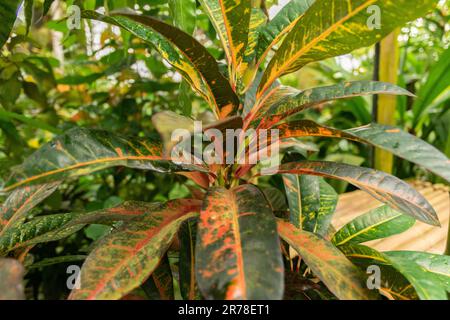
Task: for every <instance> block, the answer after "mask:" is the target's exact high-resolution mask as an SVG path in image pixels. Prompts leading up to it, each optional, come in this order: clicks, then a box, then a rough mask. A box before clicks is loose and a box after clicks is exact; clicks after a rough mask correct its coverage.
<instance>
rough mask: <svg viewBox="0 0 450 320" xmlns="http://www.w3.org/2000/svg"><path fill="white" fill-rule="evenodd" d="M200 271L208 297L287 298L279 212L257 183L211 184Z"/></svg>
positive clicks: (203, 222)
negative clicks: (285, 295) (224, 185)
mask: <svg viewBox="0 0 450 320" xmlns="http://www.w3.org/2000/svg"><path fill="white" fill-rule="evenodd" d="M195 256H196V274H197V281H198V285H199V288H200V291H201V292H202V294H203V296H204V297H205V298H207V299H228V300H236V299H238V300H239V299H281V298H282V296H283V288H284V283H283V270H284V266H283V261H282V256H281V251H280V242H279V239H278V235H277V231H276V223H275V217H274V215H273V213H272V210H271V209H270V206H269V204H268V203H267V201H266V199H265V197H264V195H263V194H262V192H261V191H260V190H259V189H258V188H257V187H255V186H253V185H242V186H239V187H236V188H234V189H231V190H227V189H225V188H220V187H215V188H211V189H210V190H209V191H208V193H207V196H206V198H205V200H204V204H203V208H202V211H201V214H200V221H199V224H198V235H197V245H196V252H195Z"/></svg>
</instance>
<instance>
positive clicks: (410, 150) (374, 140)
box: [273, 120, 450, 182]
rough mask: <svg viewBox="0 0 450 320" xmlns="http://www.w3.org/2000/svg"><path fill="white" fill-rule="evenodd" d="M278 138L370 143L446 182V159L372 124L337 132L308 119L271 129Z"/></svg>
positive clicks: (399, 132) (392, 130) (449, 167)
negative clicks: (327, 139)
mask: <svg viewBox="0 0 450 320" xmlns="http://www.w3.org/2000/svg"><path fill="white" fill-rule="evenodd" d="M273 128H274V129H278V130H279V136H280V139H287V138H293V137H294V138H301V137H330V138H343V139H347V140H352V141H357V142H362V143H366V144H370V145H372V146H375V147H377V148H380V149H384V150H387V151H389V152H391V153H393V154H394V155H396V156H398V157H400V158H403V159H406V160H408V161H410V162H413V163H415V164H418V165H420V166H423V167H425V168H427V169H428V170H430V171H431V172H433V173H435V174H436V175H438V176H441V177H443V178H445V179H446V180H447V181H449V182H450V160H449V159H448V158H447V157H446V156H445V155H444V154H443V153H442V152H440V151H439V150H438V149H436V148H435V147H433V146H432V145H430V144H428V143H427V142H425V141H423V140H421V139H419V138H417V137H415V136H413V135H411V134H409V133H407V132H404V131H402V130H400V129H399V128H396V127H392V126H385V125H380V124H376V123H372V124H369V125H366V126H363V127H359V128H354V129H349V130H344V131H342V130H337V129H333V128H329V127H326V126H322V125H320V124H317V123H315V122H314V121H310V120H299V121H293V122H287V123H283V124H281V125H278V126H275V127H273Z"/></svg>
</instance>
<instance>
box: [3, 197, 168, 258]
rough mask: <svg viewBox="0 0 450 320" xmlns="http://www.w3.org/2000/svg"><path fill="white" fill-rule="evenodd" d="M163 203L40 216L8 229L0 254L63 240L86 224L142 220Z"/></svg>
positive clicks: (143, 203)
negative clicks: (146, 214)
mask: <svg viewBox="0 0 450 320" xmlns="http://www.w3.org/2000/svg"><path fill="white" fill-rule="evenodd" d="M160 206H161V205H160V204H159V203H145V202H135V201H130V202H124V203H123V204H121V205H119V206H116V207H113V208H109V209H102V210H98V211H93V212H87V213H66V214H54V215H48V216H39V217H36V218H34V219H32V220H30V221H29V222H27V223H25V224H22V225H18V226H16V227H14V228H11V229H8V230H7V231H6V232H5V233H4V234H3V235H2V236H1V237H0V255H3V254H5V253H7V252H9V251H12V250H15V249H18V248H21V247H26V246H30V245H34V244H38V243H43V242H50V241H56V240H60V239H64V238H66V237H68V236H70V235H71V234H73V233H75V232H78V231H79V230H81V229H82V228H83V227H84V226H85V225H87V224H92V223H96V224H105V225H110V224H111V223H113V222H115V221H130V220H135V219H139V218H140V217H141V216H143V215H144V214H145V213H146V212H151V211H154V210H156V209H158V208H159V207H160Z"/></svg>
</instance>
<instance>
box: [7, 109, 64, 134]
mask: <svg viewBox="0 0 450 320" xmlns="http://www.w3.org/2000/svg"><path fill="white" fill-rule="evenodd" d="M0 119H1V120H6V121H8V120H17V121H20V122H22V123H24V124H26V125H28V126H30V127H34V128H38V129H42V130H45V131H48V132H51V133H55V134H61V133H62V130H60V129H58V128H55V127H53V126H51V125H49V124H48V123H45V122H43V121H40V120H37V119H32V118H29V117H27V116H24V115H22V114H19V113H15V112H10V111H6V110H0Z"/></svg>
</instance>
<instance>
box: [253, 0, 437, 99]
mask: <svg viewBox="0 0 450 320" xmlns="http://www.w3.org/2000/svg"><path fill="white" fill-rule="evenodd" d="M373 5H376V6H378V8H379V9H380V12H381V15H382V23H381V26H380V28H372V27H371V25H370V23H369V21H370V18H371V16H372V15H373V12H371V11H369V10H368V8H369V7H370V6H373ZM434 5H436V1H434V0H423V1H410V0H396V1H386V0H353V1H350V0H345V1H343V0H316V1H315V2H314V4H313V5H312V6H311V7H310V8H309V9H308V11H306V13H305V14H304V15H303V16H302V17H301V18H300V19H299V20H298V22H297V24H296V25H295V26H294V28H293V29H292V31H291V32H290V33H289V34H288V35H287V36H286V39H285V40H284V41H283V44H282V45H281V46H280V48H279V49H278V50H277V53H276V54H275V56H274V57H273V59H272V60H271V61H270V63H269V65H268V67H267V70H266V71H265V74H264V77H263V80H262V82H261V86H260V89H259V93H258V97H260V96H261V95H262V93H263V92H265V90H266V89H267V88H268V87H270V85H271V84H272V83H273V82H274V81H275V80H276V79H278V78H279V77H280V76H282V75H284V74H287V73H290V72H294V71H296V70H298V69H300V68H302V67H303V66H305V65H306V64H308V63H310V62H314V61H319V60H323V59H326V58H331V57H335V56H339V55H343V54H346V53H350V52H352V51H353V50H355V49H358V48H362V47H368V46H370V45H372V44H374V43H376V42H378V41H379V40H381V38H383V37H384V36H386V35H387V34H389V33H390V32H391V31H392V30H394V29H395V28H397V27H399V26H402V25H403V24H405V23H406V22H408V21H411V20H414V19H416V18H418V17H420V16H423V15H424V14H425V13H426V12H427V11H429V10H430V9H431V8H432V7H433V6H434Z"/></svg>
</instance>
